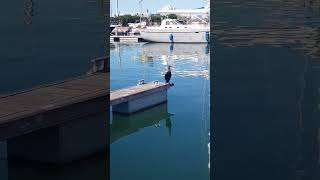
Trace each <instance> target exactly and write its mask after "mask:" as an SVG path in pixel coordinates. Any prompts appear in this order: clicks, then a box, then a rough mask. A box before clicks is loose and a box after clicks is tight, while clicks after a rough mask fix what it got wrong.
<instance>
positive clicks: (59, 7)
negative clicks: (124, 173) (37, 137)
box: [0, 0, 108, 180]
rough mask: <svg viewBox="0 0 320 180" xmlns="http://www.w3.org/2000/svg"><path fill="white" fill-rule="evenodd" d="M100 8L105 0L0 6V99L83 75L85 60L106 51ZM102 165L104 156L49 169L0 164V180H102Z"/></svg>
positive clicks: (9, 0)
mask: <svg viewBox="0 0 320 180" xmlns="http://www.w3.org/2000/svg"><path fill="white" fill-rule="evenodd" d="M106 3H108V2H107V1H105V0H96V1H95V0H93V1H90V0H72V1H64V0H55V1H50V0H2V1H1V5H0V96H1V94H5V93H10V92H12V91H17V90H21V89H24V88H31V87H34V86H37V85H41V84H43V83H49V82H52V81H57V80H63V79H65V78H71V77H75V76H78V75H84V74H85V73H86V72H87V71H89V69H90V68H91V67H90V60H91V59H92V58H96V57H100V56H103V55H105V54H106V51H107V48H106V47H105V44H106V38H105V32H106V31H107V30H106V29H105V25H106V16H105V14H106V13H107V9H108V8H106V5H107V4H106ZM89 118H92V119H93V118H99V119H101V118H105V119H107V118H108V117H105V116H102V115H100V116H99V115H98V116H92V117H89ZM106 138H107V137H106ZM84 143H85V142H84ZM107 160H108V159H107V158H106V157H105V155H97V156H95V157H92V158H88V159H86V160H83V161H80V162H75V163H72V164H67V165H65V166H60V167H52V166H47V165H43V164H37V163H35V164H33V163H31V162H13V161H11V160H9V162H5V161H3V160H2V159H1V160H0V179H1V180H2V179H4V180H6V179H7V178H8V179H10V180H11V179H12V180H25V179H34V180H36V179H39V180H44V179H46V180H50V179H52V180H57V179H59V180H72V179H77V180H79V179H83V180H87V179H90V178H91V179H107V177H108V175H107V171H106V169H107V168H108V167H107ZM5 173H7V174H8V176H5V175H4V174H5Z"/></svg>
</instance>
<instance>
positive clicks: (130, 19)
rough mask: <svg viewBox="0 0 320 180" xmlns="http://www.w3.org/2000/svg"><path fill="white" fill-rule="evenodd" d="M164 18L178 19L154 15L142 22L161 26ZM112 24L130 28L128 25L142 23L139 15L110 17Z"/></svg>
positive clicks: (143, 18) (174, 16) (171, 15)
mask: <svg viewBox="0 0 320 180" xmlns="http://www.w3.org/2000/svg"><path fill="white" fill-rule="evenodd" d="M164 18H170V19H177V18H178V17H177V15H175V14H170V15H168V16H161V15H159V14H152V15H151V16H149V17H148V18H147V17H142V21H146V22H147V23H148V24H150V23H157V24H160V23H161V20H162V19H164ZM110 22H111V24H120V25H121V26H128V23H138V22H140V16H138V15H130V14H126V15H121V16H115V17H110Z"/></svg>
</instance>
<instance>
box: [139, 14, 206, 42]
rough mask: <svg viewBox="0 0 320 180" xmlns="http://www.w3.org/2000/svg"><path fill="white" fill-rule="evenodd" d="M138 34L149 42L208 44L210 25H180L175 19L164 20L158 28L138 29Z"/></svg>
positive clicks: (204, 23)
mask: <svg viewBox="0 0 320 180" xmlns="http://www.w3.org/2000/svg"><path fill="white" fill-rule="evenodd" d="M140 34H141V37H142V38H143V39H144V40H146V41H150V42H162V43H209V42H210V25H209V23H207V22H203V23H191V24H182V23H181V22H179V21H178V20H177V19H164V20H162V22H161V25H160V26H149V27H146V28H144V29H140Z"/></svg>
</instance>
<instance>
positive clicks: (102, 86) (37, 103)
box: [0, 73, 110, 139]
mask: <svg viewBox="0 0 320 180" xmlns="http://www.w3.org/2000/svg"><path fill="white" fill-rule="evenodd" d="M109 91H110V90H109V73H97V74H92V75H85V76H81V77H77V78H72V79H68V80H64V81H61V82H56V83H51V84H47V85H44V86H39V87H36V88H32V89H28V90H23V91H20V92H16V93H13V94H8V95H2V96H0V139H1V138H8V137H14V136H18V135H21V134H24V133H28V132H32V131H35V130H37V129H40V128H45V127H50V126H53V125H56V124H59V123H62V122H61V120H59V118H43V116H44V114H46V113H48V112H52V111H55V112H56V111H58V110H61V109H64V108H67V107H70V106H72V105H79V104H80V103H83V102H87V101H90V100H94V99H97V98H103V97H109ZM105 103H106V104H107V102H105ZM71 114H72V113H70V114H69V115H71ZM31 117H34V118H31ZM30 118H31V119H30Z"/></svg>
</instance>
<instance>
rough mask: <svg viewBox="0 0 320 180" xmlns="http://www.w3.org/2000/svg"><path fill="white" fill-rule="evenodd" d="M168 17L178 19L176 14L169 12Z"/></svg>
mask: <svg viewBox="0 0 320 180" xmlns="http://www.w3.org/2000/svg"><path fill="white" fill-rule="evenodd" d="M168 18H169V19H178V16H177V15H176V14H169V15H168Z"/></svg>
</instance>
